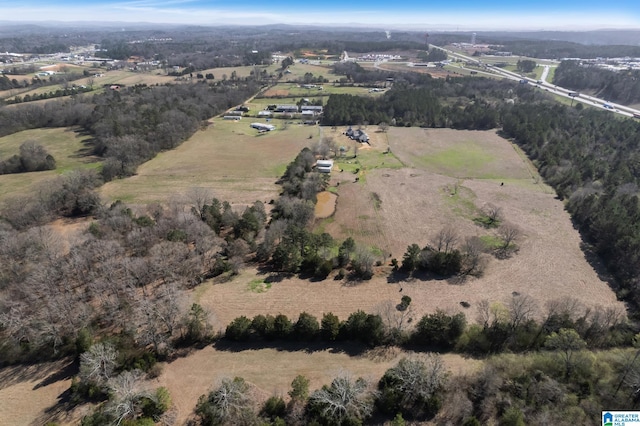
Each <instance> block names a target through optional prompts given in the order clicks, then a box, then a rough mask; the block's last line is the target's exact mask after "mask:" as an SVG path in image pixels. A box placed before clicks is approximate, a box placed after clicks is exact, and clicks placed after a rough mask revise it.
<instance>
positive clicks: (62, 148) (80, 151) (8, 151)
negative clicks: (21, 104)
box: [0, 128, 101, 201]
mask: <svg viewBox="0 0 640 426" xmlns="http://www.w3.org/2000/svg"><path fill="white" fill-rule="evenodd" d="M87 139H89V137H88V136H82V135H80V134H78V133H76V132H74V131H73V130H72V129H67V128H55V129H34V130H25V131H22V132H18V133H14V134H12V135H9V136H5V137H2V138H0V159H6V158H8V157H10V156H12V155H15V154H18V153H19V148H20V145H21V144H22V143H23V142H25V141H29V140H31V141H35V142H36V143H38V144H40V145H42V146H44V147H45V149H46V150H47V151H48V152H49V154H51V155H53V158H55V159H56V170H47V171H43V172H32V173H18V174H9V175H0V201H1V200H3V199H4V198H6V197H7V196H12V195H17V194H22V193H27V192H29V190H30V189H31V188H33V187H34V186H35V185H36V184H37V183H39V182H42V181H44V180H46V179H51V178H53V177H55V176H57V175H59V174H61V173H65V172H69V171H71V170H76V169H82V168H95V167H100V164H101V163H100V161H99V159H98V158H96V157H93V156H89V155H87V146H86V145H85V141H86V140H87Z"/></svg>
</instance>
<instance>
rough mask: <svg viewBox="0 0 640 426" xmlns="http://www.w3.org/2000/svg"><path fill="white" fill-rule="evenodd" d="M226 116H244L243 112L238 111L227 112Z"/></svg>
mask: <svg viewBox="0 0 640 426" xmlns="http://www.w3.org/2000/svg"><path fill="white" fill-rule="evenodd" d="M227 115H239V116H242V115H244V112H243V111H239V110H237V109H236V110H233V111H228V112H227Z"/></svg>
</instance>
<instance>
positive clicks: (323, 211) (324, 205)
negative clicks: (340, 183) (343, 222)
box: [315, 191, 338, 219]
mask: <svg viewBox="0 0 640 426" xmlns="http://www.w3.org/2000/svg"><path fill="white" fill-rule="evenodd" d="M337 201H338V196H337V195H336V194H334V193H332V192H329V191H322V192H320V193H319V194H318V195H317V201H316V208H315V216H316V219H324V218H327V217H330V216H331V215H332V214H333V212H335V211H336V202H337Z"/></svg>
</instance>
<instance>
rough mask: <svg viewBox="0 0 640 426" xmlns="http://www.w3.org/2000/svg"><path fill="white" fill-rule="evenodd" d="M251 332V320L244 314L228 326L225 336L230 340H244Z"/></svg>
mask: <svg viewBox="0 0 640 426" xmlns="http://www.w3.org/2000/svg"><path fill="white" fill-rule="evenodd" d="M250 332H251V320H250V319H249V318H247V317H245V316H244V315H243V316H241V317H238V318H236V319H234V320H233V321H232V322H231V324H229V325H228V326H227V329H226V331H225V334H224V335H225V337H226V338H227V339H229V340H234V341H238V342H239V341H244V340H247V339H249V335H250Z"/></svg>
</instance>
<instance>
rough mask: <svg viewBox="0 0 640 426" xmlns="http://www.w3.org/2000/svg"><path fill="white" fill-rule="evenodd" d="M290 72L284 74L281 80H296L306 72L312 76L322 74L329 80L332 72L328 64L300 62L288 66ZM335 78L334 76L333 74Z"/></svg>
mask: <svg viewBox="0 0 640 426" xmlns="http://www.w3.org/2000/svg"><path fill="white" fill-rule="evenodd" d="M288 69H289V71H291V73H288V74H284V76H283V80H297V79H301V78H303V77H304V75H305V74H306V73H311V74H313V76H314V77H318V76H323V77H325V78H327V79H329V80H332V76H333V74H331V68H330V67H329V66H322V65H312V64H301V63H299V62H296V63H295V64H293V65H291V66H290V67H289V68H288ZM333 77H334V78H333V79H335V77H336V76H333Z"/></svg>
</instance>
